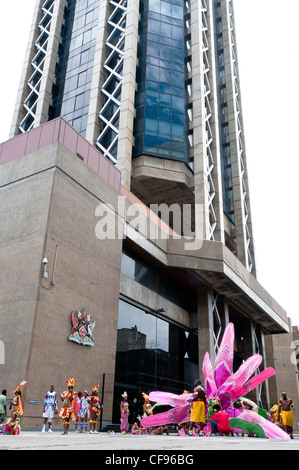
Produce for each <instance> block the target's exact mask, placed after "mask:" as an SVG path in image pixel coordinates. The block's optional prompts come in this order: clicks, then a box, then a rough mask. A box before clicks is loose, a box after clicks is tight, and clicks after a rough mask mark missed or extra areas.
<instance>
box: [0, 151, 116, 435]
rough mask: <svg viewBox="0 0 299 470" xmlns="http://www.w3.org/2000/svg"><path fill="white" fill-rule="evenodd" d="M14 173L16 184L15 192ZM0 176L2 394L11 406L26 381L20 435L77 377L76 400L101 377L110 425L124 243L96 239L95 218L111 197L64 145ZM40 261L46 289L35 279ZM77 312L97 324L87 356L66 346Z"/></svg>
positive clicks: (106, 186)
mask: <svg viewBox="0 0 299 470" xmlns="http://www.w3.org/2000/svg"><path fill="white" fill-rule="evenodd" d="M37 157H38V158H37ZM17 168H18V171H17ZM21 169H22V171H21ZM14 170H16V172H17V173H18V177H20V178H22V179H20V180H19V181H18V182H16V181H14V178H13V175H14V174H15V173H14ZM1 175H2V176H3V181H6V185H5V186H3V187H2V188H1V191H0V198H1V199H0V201H1V202H0V207H1V209H0V223H1V227H4V230H1V245H0V256H1V267H2V269H1V273H0V282H1V292H2V294H1V295H2V297H1V303H0V318H1V334H0V340H1V341H3V342H4V345H5V352H6V364H5V365H4V366H1V384H0V388H1V387H2V388H7V390H8V398H12V394H13V390H14V389H15V388H16V386H17V385H18V383H19V382H20V381H21V380H24V379H26V380H27V381H28V383H27V384H26V386H25V387H24V397H23V402H24V417H23V419H22V425H23V426H24V427H26V426H40V425H41V423H42V404H43V397H44V395H45V393H46V392H47V390H48V389H49V387H50V385H51V384H54V385H55V389H56V391H57V392H58V393H61V392H63V391H64V390H65V389H66V384H65V381H66V380H68V379H69V378H71V377H74V378H75V379H76V380H77V384H76V387H75V389H76V390H77V391H79V390H82V391H83V390H84V389H88V390H91V387H92V385H95V384H99V385H100V394H101V393H102V390H101V388H102V378H103V374H105V377H106V381H105V396H104V413H103V419H104V421H105V420H108V421H109V420H110V419H111V410H112V398H113V387H114V361H115V350H116V333H117V318H118V294H119V287H120V262H121V251H122V240H102V241H100V240H98V239H97V237H96V235H95V226H96V223H97V220H98V219H97V218H96V217H95V210H96V207H97V206H98V204H99V203H100V202H101V201H103V200H104V199H105V198H107V199H108V200H109V202H110V203H113V201H114V200H116V198H117V195H118V193H117V191H115V189H113V188H112V187H111V186H110V185H109V184H108V183H107V182H105V181H104V180H103V179H101V177H99V176H98V175H97V174H96V173H95V172H93V171H92V170H91V169H90V168H88V167H87V166H86V165H85V164H84V163H83V162H81V161H80V160H79V159H78V158H77V157H76V156H75V155H74V154H72V153H71V152H70V151H69V150H67V149H66V148H65V147H64V146H63V145H61V144H55V145H52V146H49V147H46V148H45V149H43V150H39V152H37V154H36V155H35V154H31V155H28V156H25V157H23V158H22V159H19V160H17V161H13V162H10V163H7V164H6V165H2V166H1ZM8 181H9V183H8ZM8 216H9V217H8ZM56 253H57V257H56ZM45 254H46V255H47V258H48V261H49V263H48V267H47V270H48V274H49V277H48V279H43V278H42V271H43V266H42V259H43V257H44V256H45ZM55 258H56V269H55V273H54V265H55ZM53 274H54V275H55V277H54V279H55V286H53V285H51V280H52V278H53ZM83 307H86V311H87V313H88V314H90V315H91V318H92V320H95V321H96V325H95V329H94V339H95V345H94V347H87V346H81V345H78V344H76V343H73V342H71V341H69V339H68V337H69V335H70V334H71V332H72V325H71V312H72V310H77V309H79V310H81V311H82V309H83ZM16 378H17V381H19V382H18V383H16ZM29 400H38V404H29ZM60 404H61V403H60ZM59 425H60V426H61V423H60V421H59Z"/></svg>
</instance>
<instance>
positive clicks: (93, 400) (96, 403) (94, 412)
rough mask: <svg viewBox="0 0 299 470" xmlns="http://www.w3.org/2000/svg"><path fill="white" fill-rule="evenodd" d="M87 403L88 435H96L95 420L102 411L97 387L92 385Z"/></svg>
mask: <svg viewBox="0 0 299 470" xmlns="http://www.w3.org/2000/svg"><path fill="white" fill-rule="evenodd" d="M88 403H89V405H90V408H89V411H90V421H89V424H90V427H89V432H90V434H97V433H98V431H97V430H96V425H97V419H98V416H99V414H100V413H101V409H102V404H101V402H100V399H99V385H94V386H93V387H92V392H91V395H90V397H89V398H88Z"/></svg>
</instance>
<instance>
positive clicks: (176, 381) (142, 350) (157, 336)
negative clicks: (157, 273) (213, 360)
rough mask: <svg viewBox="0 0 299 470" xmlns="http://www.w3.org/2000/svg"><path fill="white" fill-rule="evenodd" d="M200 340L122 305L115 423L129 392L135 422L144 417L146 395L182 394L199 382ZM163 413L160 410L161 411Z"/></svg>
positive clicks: (184, 331) (135, 308) (140, 309)
mask: <svg viewBox="0 0 299 470" xmlns="http://www.w3.org/2000/svg"><path fill="white" fill-rule="evenodd" d="M197 341H198V337H197V335H196V334H194V333H193V332H191V331H187V330H186V329H184V328H183V327H181V326H179V325H177V324H174V323H170V322H168V321H167V320H165V319H164V318H161V317H159V316H157V315H156V314H154V313H148V312H147V311H146V310H144V309H143V308H142V307H139V306H136V305H133V304H131V303H129V301H125V300H122V299H121V300H120V301H119V319H118V332H117V348H116V368H115V389H114V407H113V422H114V423H119V419H120V412H119V407H120V402H121V394H122V393H123V392H124V391H126V392H127V393H128V399H129V404H130V411H131V422H133V420H134V418H135V419H136V418H137V415H138V414H140V415H141V414H142V404H143V398H142V393H143V392H145V393H149V392H151V391H155V390H162V391H167V392H172V393H177V394H181V393H183V391H184V390H186V389H188V390H191V389H193V383H194V380H195V379H196V378H198V342H197ZM159 411H160V410H159Z"/></svg>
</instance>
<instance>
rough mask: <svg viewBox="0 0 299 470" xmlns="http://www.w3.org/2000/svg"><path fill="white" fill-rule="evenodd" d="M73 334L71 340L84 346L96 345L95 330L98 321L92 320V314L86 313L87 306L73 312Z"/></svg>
mask: <svg viewBox="0 0 299 470" xmlns="http://www.w3.org/2000/svg"><path fill="white" fill-rule="evenodd" d="M71 321H72V334H71V335H70V336H69V340H70V341H74V342H75V343H78V344H82V345H83V346H94V338H93V330H94V327H95V324H96V322H95V321H92V320H91V317H90V315H88V314H87V313H86V308H85V307H84V308H83V309H82V312H80V310H73V311H72V313H71Z"/></svg>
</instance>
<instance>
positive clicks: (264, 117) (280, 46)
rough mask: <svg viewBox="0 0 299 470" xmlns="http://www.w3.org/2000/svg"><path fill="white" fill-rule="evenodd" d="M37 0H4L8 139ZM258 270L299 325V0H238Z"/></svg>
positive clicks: (2, 123) (2, 96)
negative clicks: (298, 219)
mask: <svg viewBox="0 0 299 470" xmlns="http://www.w3.org/2000/svg"><path fill="white" fill-rule="evenodd" d="M34 6H35V0H14V1H4V0H2V1H1V6H0V45H1V46H0V48H1V49H0V51H1V52H0V59H1V72H0V103H1V113H0V142H4V141H5V140H7V139H8V135H9V130H10V124H11V119H12V114H13V110H14V104H15V100H16V95H17V90H18V86H19V81H20V75H21V70H22V66H23V60H24V54H25V50H26V46H27V40H28V35H29V30H30V27H31V20H32V14H33V10H34ZM234 8H235V23H236V35H237V47H238V58H239V71H240V80H241V92H242V108H243V120H244V128H245V139H246V140H245V141H246V154H247V162H248V173H249V179H250V194H251V208H252V218H253V224H254V226H253V230H254V239H255V249H256V260H257V277H258V280H259V281H260V282H261V284H262V285H263V287H264V288H265V289H266V290H268V292H269V293H270V294H271V295H273V297H274V298H275V299H276V300H277V301H278V302H279V303H280V304H281V306H282V307H283V308H284V309H285V310H286V311H287V313H288V315H289V316H290V317H291V319H292V322H293V325H299V310H298V307H297V289H298V291H299V286H298V284H297V282H298V278H299V276H298V271H299V250H298V248H297V244H298V240H297V236H298V234H297V231H296V229H297V227H298V223H297V221H296V218H297V216H298V190H297V185H298V186H299V179H298V176H299V155H298V154H299V152H298V144H297V133H298V134H299V126H298V124H299V119H298V111H299V92H298V83H299V80H298V77H299V60H298V50H299V47H298V45H299V39H298V38H299V36H298V18H299V0H284V1H283V2H281V0H234Z"/></svg>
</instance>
